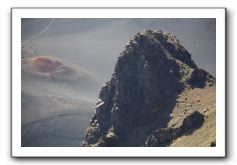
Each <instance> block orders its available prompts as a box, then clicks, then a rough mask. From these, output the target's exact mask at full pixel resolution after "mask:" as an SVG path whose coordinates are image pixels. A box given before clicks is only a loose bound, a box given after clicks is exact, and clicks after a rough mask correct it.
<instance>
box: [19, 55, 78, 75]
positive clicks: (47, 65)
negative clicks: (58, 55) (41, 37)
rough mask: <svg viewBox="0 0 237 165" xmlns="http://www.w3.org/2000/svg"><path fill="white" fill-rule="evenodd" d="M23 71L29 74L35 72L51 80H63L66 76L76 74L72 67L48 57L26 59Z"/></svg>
mask: <svg viewBox="0 0 237 165" xmlns="http://www.w3.org/2000/svg"><path fill="white" fill-rule="evenodd" d="M23 70H25V71H26V72H28V73H32V72H34V73H35V74H40V75H44V76H47V77H49V78H63V77H64V76H67V75H69V74H71V73H74V70H73V69H72V68H71V67H68V66H66V65H64V64H62V63H61V62H60V61H58V60H56V59H53V58H51V57H46V56H37V57H31V58H28V59H26V61H25V63H24V66H23Z"/></svg>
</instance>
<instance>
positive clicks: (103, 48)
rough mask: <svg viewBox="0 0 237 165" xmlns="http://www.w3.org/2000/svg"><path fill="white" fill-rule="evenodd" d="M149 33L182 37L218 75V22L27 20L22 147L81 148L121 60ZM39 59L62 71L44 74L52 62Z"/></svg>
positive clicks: (202, 65) (24, 26)
mask: <svg viewBox="0 0 237 165" xmlns="http://www.w3.org/2000/svg"><path fill="white" fill-rule="evenodd" d="M145 29H160V30H162V31H166V32H171V33H172V34H174V35H176V36H177V38H178V39H179V40H180V41H181V43H182V45H183V46H184V47H185V48H186V49H188V51H189V52H190V53H191V54H192V58H193V60H194V62H195V63H196V64H197V65H198V66H199V67H200V68H203V69H205V70H206V71H208V72H210V73H211V74H213V75H214V76H215V66H216V65H215V64H216V57H215V54H216V52H215V49H216V47H215V43H216V34H215V33H216V23H215V19H197V18H195V19H107V18H106V19H68V18H67V19H39V18H37V19H31V18H25V19H22V26H21V39H22V53H21V56H22V65H21V66H22V71H21V73H22V74H21V78H22V92H21V100H22V104H21V119H22V120H21V121H22V130H21V133H22V134H21V135H22V136H21V140H22V146H27V147H30V146H34V147H36V146H41V147H51V146H58V147H62V146H68V147H69V146H72V147H76V146H80V145H81V142H82V140H83V138H84V136H85V129H86V128H87V126H88V124H89V122H90V120H91V118H92V116H93V114H94V109H95V105H96V99H97V98H98V93H99V90H100V88H101V87H102V85H103V84H105V82H106V81H108V80H109V79H110V78H111V75H112V73H113V71H114V67H115V63H116V60H117V57H118V56H119V54H120V52H122V50H123V49H124V47H125V45H126V43H127V42H128V41H129V39H130V38H131V37H133V36H134V35H135V34H136V33H137V32H139V31H143V30H145ZM38 57H44V58H46V59H49V60H50V59H54V60H56V61H58V62H60V63H61V64H62V66H61V67H59V68H58V67H56V68H54V69H53V70H52V69H49V70H48V71H47V72H46V73H45V72H39V70H37V69H38V67H39V66H37V64H40V65H41V64H42V65H45V64H46V65H48V64H49V65H51V63H50V62H49V61H47V60H46V61H45V59H43V61H42V58H41V59H40V60H38V61H37V60H35V59H37V58H38ZM29 61H33V63H32V62H29ZM35 61H36V63H34V62H35ZM46 65H45V66H46ZM45 66H44V67H45ZM45 68H47V67H45ZM45 68H44V69H45ZM71 70H72V71H73V72H71ZM51 72H53V73H57V74H58V75H59V76H58V77H57V79H53V78H50V77H48V75H50V74H51Z"/></svg>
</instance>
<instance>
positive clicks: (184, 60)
mask: <svg viewBox="0 0 237 165" xmlns="http://www.w3.org/2000/svg"><path fill="white" fill-rule="evenodd" d="M207 83H209V85H210V84H211V85H213V84H215V79H214V78H213V77H212V76H211V75H210V74H208V73H207V72H205V71H203V70H202V69H199V68H198V67H197V66H196V64H195V63H194V62H193V61H192V59H191V55H190V53H189V52H188V51H187V50H186V49H185V48H184V47H183V46H182V45H181V44H180V42H179V40H178V39H177V38H176V37H175V36H173V35H172V34H170V33H166V32H162V31H159V30H158V31H154V30H146V31H144V32H141V33H137V34H136V35H135V36H134V37H133V38H132V39H131V40H130V41H129V43H128V44H127V45H126V46H125V49H124V50H123V52H122V53H121V54H120V56H119V57H118V60H117V64H116V66H115V71H114V74H113V75H112V78H111V79H110V81H109V82H107V83H106V85H105V86H103V87H102V88H101V91H100V93H99V98H98V100H97V105H96V112H95V115H94V117H93V118H92V120H91V122H90V125H89V127H88V128H87V130H86V137H85V140H84V142H83V144H82V146H167V145H169V143H170V142H171V141H172V140H174V139H175V138H177V137H179V136H182V135H183V134H185V132H188V131H190V130H192V129H197V127H201V125H202V123H203V121H204V119H203V115H202V114H201V113H199V112H197V111H193V112H192V113H190V115H189V116H187V117H186V120H183V121H182V124H180V128H175V129H170V128H168V123H169V121H170V120H171V118H172V111H173V109H174V107H175V106H176V103H177V102H176V100H177V97H178V96H179V95H180V94H181V93H182V92H183V91H184V90H185V89H193V88H204V87H205V86H206V85H207ZM211 85H210V86H211ZM187 121H188V122H187ZM161 132H162V133H161ZM160 134H162V136H164V137H161V135H160ZM162 138H163V139H165V140H163V141H162V140H160V139H162Z"/></svg>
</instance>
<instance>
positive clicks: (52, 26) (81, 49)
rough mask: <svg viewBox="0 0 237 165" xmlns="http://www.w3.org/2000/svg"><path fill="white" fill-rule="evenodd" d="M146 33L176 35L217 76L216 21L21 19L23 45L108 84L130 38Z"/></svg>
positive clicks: (196, 58) (200, 64)
mask: <svg viewBox="0 0 237 165" xmlns="http://www.w3.org/2000/svg"><path fill="white" fill-rule="evenodd" d="M144 29H160V30H162V31H166V32H171V33H172V34H174V35H176V36H177V38H178V39H179V40H180V41H181V43H182V45H183V46H184V47H185V48H186V49H188V51H189V52H190V53H191V54H192V58H193V60H194V61H195V62H196V63H197V65H198V66H199V67H200V68H203V69H205V70H207V71H208V72H210V73H211V74H213V75H214V76H215V64H216V58H215V54H216V52H215V50H216V47H215V43H216V35H215V33H216V23H215V19H198V18H193V19H176V18H175V19H147V18H146V19H108V18H105V19H68V18H67V19H22V43H23V45H26V44H27V43H28V44H29V43H30V45H31V46H32V47H33V48H34V49H35V50H36V51H39V52H43V53H46V54H50V55H53V56H56V57H58V58H63V59H65V60H66V61H67V62H68V63H70V64H72V65H79V66H81V67H82V68H84V69H85V70H87V71H89V72H92V73H94V74H96V75H98V76H99V77H101V78H102V79H106V80H108V79H109V78H110V76H111V74H112V72H113V69H114V65H115V62H116V59H117V57H118V55H119V53H120V52H121V51H122V50H123V48H124V46H125V44H126V43H127V42H128V40H129V38H131V37H132V36H133V35H135V34H136V33H137V32H139V31H143V30H144Z"/></svg>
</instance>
